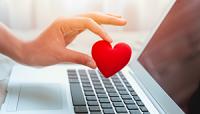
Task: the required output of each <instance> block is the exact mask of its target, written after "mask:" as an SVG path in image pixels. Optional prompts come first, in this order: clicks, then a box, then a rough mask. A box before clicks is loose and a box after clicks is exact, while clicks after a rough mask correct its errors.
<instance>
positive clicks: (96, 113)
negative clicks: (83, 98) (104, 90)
mask: <svg viewBox="0 0 200 114" xmlns="http://www.w3.org/2000/svg"><path fill="white" fill-rule="evenodd" d="M90 114H102V113H101V112H90Z"/></svg>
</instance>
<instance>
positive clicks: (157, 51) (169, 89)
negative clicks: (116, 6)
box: [139, 0, 200, 112]
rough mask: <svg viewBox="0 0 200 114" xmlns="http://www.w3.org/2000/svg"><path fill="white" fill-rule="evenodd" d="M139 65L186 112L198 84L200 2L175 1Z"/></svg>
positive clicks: (199, 71) (199, 69)
mask: <svg viewBox="0 0 200 114" xmlns="http://www.w3.org/2000/svg"><path fill="white" fill-rule="evenodd" d="M139 61H140V62H141V64H142V65H143V66H144V67H145V69H146V70H147V71H148V72H149V73H150V74H151V75H152V77H153V78H154V79H155V80H156V81H157V82H158V84H159V85H160V86H161V87H162V88H163V89H164V90H165V91H166V93H167V94H168V95H169V96H170V97H171V98H172V99H173V100H174V101H175V102H176V103H177V104H178V105H179V106H180V107H181V108H182V109H183V110H184V111H185V112H188V110H189V109H188V104H189V103H190V100H191V98H192V96H193V95H194V93H195V92H196V91H197V90H198V87H199V80H200V0H178V1H177V2H176V3H175V5H174V6H173V8H172V9H171V10H170V12H169V14H168V15H167V16H166V18H165V19H164V21H163V22H162V23H161V25H160V27H159V28H158V30H157V31H156V33H155V34H154V36H153V38H152V39H151V41H150V42H149V44H148V45H147V47H146V48H145V49H144V51H143V52H142V55H141V56H140V57H139ZM198 107H199V108H200V106H198Z"/></svg>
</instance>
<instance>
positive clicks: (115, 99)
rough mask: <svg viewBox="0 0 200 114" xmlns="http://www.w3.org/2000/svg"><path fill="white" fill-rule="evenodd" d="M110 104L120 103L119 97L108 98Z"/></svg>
mask: <svg viewBox="0 0 200 114" xmlns="http://www.w3.org/2000/svg"><path fill="white" fill-rule="evenodd" d="M110 99H111V101H112V102H120V101H121V99H120V98H119V97H110Z"/></svg>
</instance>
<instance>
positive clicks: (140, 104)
mask: <svg viewBox="0 0 200 114" xmlns="http://www.w3.org/2000/svg"><path fill="white" fill-rule="evenodd" d="M136 103H137V104H138V105H139V106H144V104H143V102H142V101H136Z"/></svg>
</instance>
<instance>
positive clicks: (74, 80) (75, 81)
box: [69, 79, 79, 83]
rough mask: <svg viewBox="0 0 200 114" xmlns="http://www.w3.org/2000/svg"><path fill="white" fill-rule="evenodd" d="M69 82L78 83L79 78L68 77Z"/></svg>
mask: <svg viewBox="0 0 200 114" xmlns="http://www.w3.org/2000/svg"><path fill="white" fill-rule="evenodd" d="M69 82H70V83H79V80H78V79H69Z"/></svg>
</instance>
